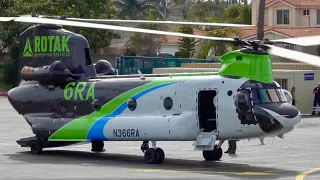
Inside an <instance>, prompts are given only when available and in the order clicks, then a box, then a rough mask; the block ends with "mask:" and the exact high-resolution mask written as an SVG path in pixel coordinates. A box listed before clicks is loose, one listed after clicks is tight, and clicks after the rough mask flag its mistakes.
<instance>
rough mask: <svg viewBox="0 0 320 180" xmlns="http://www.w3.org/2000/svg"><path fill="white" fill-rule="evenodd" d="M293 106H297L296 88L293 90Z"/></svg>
mask: <svg viewBox="0 0 320 180" xmlns="http://www.w3.org/2000/svg"><path fill="white" fill-rule="evenodd" d="M290 93H291V96H292V105H294V106H295V105H296V87H292V88H291V92H290Z"/></svg>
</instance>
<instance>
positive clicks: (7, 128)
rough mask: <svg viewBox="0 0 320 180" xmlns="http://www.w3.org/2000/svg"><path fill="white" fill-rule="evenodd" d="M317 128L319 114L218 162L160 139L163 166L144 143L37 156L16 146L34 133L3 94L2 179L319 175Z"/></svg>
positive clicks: (240, 147) (85, 147)
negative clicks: (146, 156)
mask: <svg viewBox="0 0 320 180" xmlns="http://www.w3.org/2000/svg"><path fill="white" fill-rule="evenodd" d="M319 126H320V118H305V119H304V120H303V122H302V124H301V125H300V127H299V128H298V129H296V130H295V131H294V132H292V133H291V134H288V135H286V136H285V139H279V138H275V139H274V141H273V139H266V140H265V143H266V145H264V146H260V145H259V144H260V141H259V140H251V141H240V142H239V143H238V152H237V155H235V156H229V155H226V154H225V155H224V156H223V157H222V160H221V161H219V162H204V161H203V158H202V153H201V151H193V146H192V143H193V142H177V143H174V142H159V143H158V145H159V146H160V147H162V148H163V149H164V151H165V153H166V157H167V158H166V160H165V162H164V164H162V165H146V164H145V162H144V160H143V154H142V152H141V151H140V145H141V142H108V143H106V144H105V147H106V150H107V151H106V152H104V153H102V154H94V153H91V152H90V145H78V146H70V147H64V148H54V149H48V150H46V151H45V152H44V153H43V154H42V155H39V156H36V155H32V154H30V153H29V148H21V147H20V146H19V145H18V144H16V142H15V141H16V140H17V139H19V138H22V137H27V136H31V135H32V134H31V131H30V128H29V126H28V125H27V123H26V122H25V121H24V120H23V118H22V117H21V116H19V115H18V114H17V113H16V112H15V111H14V110H13V109H12V108H11V107H10V105H9V103H8V101H7V99H6V98H4V97H0V133H1V136H0V178H1V179H25V178H28V179H29V178H32V179H45V178H54V179H57V178H59V179H62V178H74V179H89V178H90V179H99V178H101V179H102V178H104V179H105V178H110V179H116V178H136V179H138V178H139V179H141V178H149V179H150V178H152V179H155V178H183V179H186V178H190V179H195V178H197V179H219V180H221V179H228V180H229V179H281V180H283V179H288V180H289V179H292V180H295V179H297V180H302V179H303V177H304V179H305V180H311V179H319V178H320V169H316V168H320V158H319V156H320V151H319V149H318V148H319V142H320V127H319ZM272 142H273V144H272ZM226 147H227V143H226V144H224V145H223V148H224V149H226ZM317 170H318V171H317ZM301 173H302V174H301ZM299 174H300V175H299Z"/></svg>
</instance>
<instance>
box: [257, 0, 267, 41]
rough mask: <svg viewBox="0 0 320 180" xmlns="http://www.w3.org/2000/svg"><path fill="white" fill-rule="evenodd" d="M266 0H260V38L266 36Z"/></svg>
mask: <svg viewBox="0 0 320 180" xmlns="http://www.w3.org/2000/svg"><path fill="white" fill-rule="evenodd" d="M265 4H266V3H265V0H260V4H259V16H258V32H257V38H258V40H263V37H264V11H265Z"/></svg>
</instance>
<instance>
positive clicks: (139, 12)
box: [113, 0, 164, 19]
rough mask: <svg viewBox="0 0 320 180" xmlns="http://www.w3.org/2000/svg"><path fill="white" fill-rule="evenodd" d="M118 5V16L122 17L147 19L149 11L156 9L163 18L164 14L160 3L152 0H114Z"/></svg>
mask: <svg viewBox="0 0 320 180" xmlns="http://www.w3.org/2000/svg"><path fill="white" fill-rule="evenodd" d="M113 2H114V3H115V5H116V8H117V12H118V16H119V17H120V18H122V19H146V17H147V18H148V17H149V16H148V11H149V10H150V9H154V10H156V11H158V12H157V13H159V14H161V16H159V18H161V19H163V18H164V15H163V13H162V12H161V10H160V7H159V4H158V6H157V3H154V2H152V1H150V0H113Z"/></svg>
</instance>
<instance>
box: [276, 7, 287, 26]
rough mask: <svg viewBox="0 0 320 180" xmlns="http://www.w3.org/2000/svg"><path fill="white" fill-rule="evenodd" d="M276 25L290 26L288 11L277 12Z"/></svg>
mask: <svg viewBox="0 0 320 180" xmlns="http://www.w3.org/2000/svg"><path fill="white" fill-rule="evenodd" d="M277 24H290V19H289V10H284V9H283V10H282V9H281V10H277Z"/></svg>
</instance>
